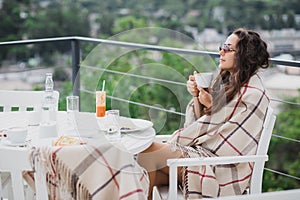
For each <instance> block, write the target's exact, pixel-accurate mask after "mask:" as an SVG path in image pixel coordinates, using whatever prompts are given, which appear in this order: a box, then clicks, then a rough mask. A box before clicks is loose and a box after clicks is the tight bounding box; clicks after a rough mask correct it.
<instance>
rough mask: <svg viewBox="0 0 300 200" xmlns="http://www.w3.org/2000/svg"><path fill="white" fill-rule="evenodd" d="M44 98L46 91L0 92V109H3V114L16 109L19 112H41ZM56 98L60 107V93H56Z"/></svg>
mask: <svg viewBox="0 0 300 200" xmlns="http://www.w3.org/2000/svg"><path fill="white" fill-rule="evenodd" d="M43 97H44V91H11V90H0V108H1V107H2V108H3V112H11V111H12V110H13V109H14V108H18V111H27V110H39V109H41V104H42V99H43ZM54 97H55V98H56V100H57V102H56V105H58V99H59V92H58V91H54ZM57 108H58V106H57Z"/></svg>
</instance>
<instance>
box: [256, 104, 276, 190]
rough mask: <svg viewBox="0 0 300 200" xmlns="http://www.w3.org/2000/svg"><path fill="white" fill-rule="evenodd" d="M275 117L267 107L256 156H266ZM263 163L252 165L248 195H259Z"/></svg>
mask: <svg viewBox="0 0 300 200" xmlns="http://www.w3.org/2000/svg"><path fill="white" fill-rule="evenodd" d="M275 120H276V116H275V115H274V114H273V109H272V108H271V107H270V106H269V107H268V110H267V115H266V117H265V120H264V124H263V130H262V133H261V137H260V140H259V143H258V147H257V152H256V154H257V155H267V152H268V149H269V144H270V140H271V136H272V131H273V128H274V125H275ZM264 166H265V162H263V161H261V162H256V163H255V164H254V168H253V172H252V176H251V182H250V193H251V194H255V193H261V188H262V177H263V170H264Z"/></svg>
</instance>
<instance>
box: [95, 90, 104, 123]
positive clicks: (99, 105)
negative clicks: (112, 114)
mask: <svg viewBox="0 0 300 200" xmlns="http://www.w3.org/2000/svg"><path fill="white" fill-rule="evenodd" d="M105 111H106V92H105V91H96V116H97V117H104V116H105Z"/></svg>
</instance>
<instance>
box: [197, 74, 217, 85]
mask: <svg viewBox="0 0 300 200" xmlns="http://www.w3.org/2000/svg"><path fill="white" fill-rule="evenodd" d="M194 76H195V80H196V83H197V86H198V88H208V87H209V86H210V84H211V81H212V79H213V73H210V72H207V73H198V74H195V75H194Z"/></svg>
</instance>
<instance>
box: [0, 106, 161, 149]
mask: <svg viewBox="0 0 300 200" xmlns="http://www.w3.org/2000/svg"><path fill="white" fill-rule="evenodd" d="M32 114H33V113H32V112H31V111H28V112H2V113H0V119H1V120H0V132H1V130H3V129H7V128H11V127H16V126H17V127H27V129H28V142H26V145H24V146H22V145H21V146H22V147H20V145H14V144H8V143H7V142H6V141H5V140H3V139H2V141H1V142H0V147H1V148H12V147H14V148H18V149H20V150H26V149H28V147H32V146H51V144H52V141H53V140H54V139H55V138H57V137H58V136H61V135H70V136H74V137H78V138H79V139H81V140H82V141H84V142H86V143H87V144H91V145H97V141H99V140H103V139H104V140H105V137H103V135H104V132H103V131H101V128H99V127H100V126H101V123H103V122H102V121H101V120H102V119H100V118H97V117H96V116H95V113H87V112H80V113H78V116H79V118H77V127H76V128H75V129H74V128H70V124H69V122H68V117H67V112H65V111H58V112H57V115H56V124H57V136H56V137H54V136H53V137H47V138H40V136H39V130H40V128H41V127H40V126H39V125H33V126H32V125H28V124H30V119H31V116H30V115H32ZM126 120H131V119H130V118H126ZM132 121H133V122H134V123H145V122H146V124H147V127H141V128H140V129H138V130H137V131H133V132H126V131H125V133H122V134H121V139H120V141H118V143H112V144H113V145H114V144H116V146H119V145H122V146H123V147H124V148H123V149H126V150H127V151H128V152H129V153H132V154H137V153H139V152H141V151H143V150H145V149H146V148H148V147H149V146H150V145H151V144H152V142H153V140H154V137H155V130H154V129H153V128H152V126H150V127H148V126H149V123H148V122H147V121H146V120H140V119H132ZM107 142H109V141H107Z"/></svg>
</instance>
